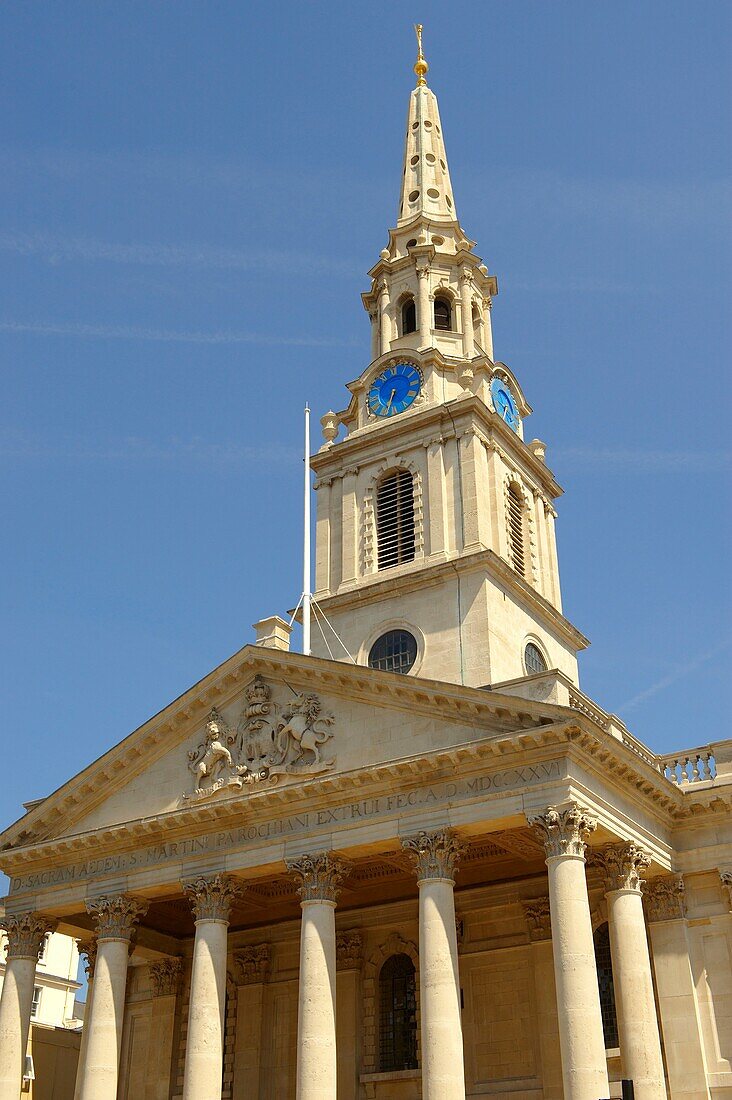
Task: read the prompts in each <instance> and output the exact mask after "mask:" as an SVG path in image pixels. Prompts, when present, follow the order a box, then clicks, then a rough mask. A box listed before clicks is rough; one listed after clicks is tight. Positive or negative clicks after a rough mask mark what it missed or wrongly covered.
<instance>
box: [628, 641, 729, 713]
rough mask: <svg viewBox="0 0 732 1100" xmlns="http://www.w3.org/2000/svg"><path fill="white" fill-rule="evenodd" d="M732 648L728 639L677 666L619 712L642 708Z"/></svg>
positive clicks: (634, 697) (639, 693)
mask: <svg viewBox="0 0 732 1100" xmlns="http://www.w3.org/2000/svg"><path fill="white" fill-rule="evenodd" d="M731 646H732V638H726V639H725V640H724V641H723V642H721V643H720V644H719V645H717V646H714V648H713V649H708V650H705V652H704V653H699V654H698V655H697V656H696V657H692V658H691V660H689V661H684V662H683V663H682V664H678V665H675V666H674V667H673V668H672V669H671V670H670V671H669V672H667V673H666V675H665V676H662V677H661V679H660V680H656V682H655V683H653V684H651V685H650V686H649V687H647V688H644V690H643V691H639V692H638V694H637V695H634V696H633V697H632V698H631V699H628V701H627V702H625V703H623V704H622V706H620V707H619V711H620V713H621V714H622V713H623V712H624V711H626V710H632V709H633V708H634V707H637V706H640V704H641V703H645V701H646V700H647V699H651V698H652V697H653V696H654V695H658V693H659V692H660V691H665V690H666V688H669V687H672V686H673V685H674V684H675V683H677V682H678V681H679V680H683V679H684V678H685V677H686V676H689V675H690V673H692V672H695V671H696V670H697V669H698V668H701V666H702V665H705V664H707V663H708V662H709V661H711V660H712V659H713V658H714V657H717V656H718V655H719V654H720V653H723V652H724V651H725V650H726V649H729V648H730V647H731Z"/></svg>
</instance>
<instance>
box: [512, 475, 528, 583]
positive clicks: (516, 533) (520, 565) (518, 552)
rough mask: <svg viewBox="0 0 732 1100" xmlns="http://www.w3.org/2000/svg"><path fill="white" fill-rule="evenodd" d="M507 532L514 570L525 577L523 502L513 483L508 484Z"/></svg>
mask: <svg viewBox="0 0 732 1100" xmlns="http://www.w3.org/2000/svg"><path fill="white" fill-rule="evenodd" d="M508 533H509V536H510V539H511V562H512V564H513V567H514V569H515V570H516V572H517V573H520V574H521V576H522V577H525V576H526V561H525V554H524V502H523V500H522V499H521V493H520V491H519V489H518V488H517V487H516V486H515V485H509V488H508Z"/></svg>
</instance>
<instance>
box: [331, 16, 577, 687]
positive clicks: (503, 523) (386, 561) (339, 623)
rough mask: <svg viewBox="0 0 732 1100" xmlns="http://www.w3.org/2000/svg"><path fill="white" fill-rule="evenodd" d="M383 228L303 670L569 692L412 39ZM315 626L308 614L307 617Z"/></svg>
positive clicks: (532, 474) (556, 609)
mask: <svg viewBox="0 0 732 1100" xmlns="http://www.w3.org/2000/svg"><path fill="white" fill-rule="evenodd" d="M417 37H418V46H419V49H418V57H417V62H416V64H415V66H414V71H415V73H416V75H417V85H416V87H415V88H414V90H413V91H412V93H411V95H410V98H409V111H408V115H407V131H406V138H405V144H404V164H403V170H402V177H401V197H400V202H399V209H398V216H397V223H396V228H394V229H391V230H389V239H388V243H387V245H386V247H385V248H383V249H382V251H381V252H380V254H379V259H378V261H377V263H376V264H375V265H374V267H372V268H371V270H370V272H369V276H370V278H371V285H370V288H369V290H368V291H367V292H366V293H364V294H363V296H362V298H363V304H364V308H365V309H366V312H367V313H368V316H369V319H370V322H371V362H370V363H369V364H368V366H367V367H366V368H365V370H363V371H362V372H361V374H360V375H359V377H358V378H356V379H355V380H354V381H352V382H349V383H348V384H347V385H348V389H349V391H350V394H351V398H350V401H349V403H348V406H347V408H345V409H344V410H343V411H341V412H338V413H335V412H328V413H326V415H325V416H323V417H322V419H321V424H322V427H323V436H324V440H325V442H324V443H323V445H322V447H321V448H320V450H319V451H318V453H317V454H316V455H315V456H314V457H313V458H312V462H311V465H312V468H313V470H314V472H315V475H316V481H315V490H316V500H317V524H316V551H315V567H316V575H315V600H316V601H317V607H319V608H320V609H322V611H323V612H324V613H325V616H326V617H327V619H328V621H329V622H330V623H331V624H332V626H333V628H334V630H335V632H336V633H337V634H338V635H339V636H340V639H342V642H343V645H345V648H346V649H347V650H348V655H346V653H345V652H344V650H343V646H342V645H341V644H340V643H339V641H338V640H337V638H336V637H335V634H334V633H333V632H332V631H331V630H329V628H328V626H327V625H326V624H323V631H324V633H321V632H320V631H319V630H318V629H317V628H315V629H314V631H313V640H312V650H313V653H314V654H315V655H317V656H322V657H327V656H331V655H332V656H333V657H335V658H336V659H338V660H341V659H342V660H350V659H353V660H355V661H356V662H357V663H358V664H371V665H373V666H375V667H378V668H383V669H387V670H391V671H397V672H405V673H411V674H413V675H419V676H421V677H427V678H431V679H436V680H445V681H449V682H453V683H462V684H467V685H471V686H484V685H496V684H499V683H503V682H505V681H509V680H513V679H517V678H520V677H524V676H527V675H531V674H532V673H535V672H539V671H542V670H543V669H544V668H557V669H560V670H561V671H562V672H564V673H565V674H566V675H567V676H568V677H570V678H571V679H572V680H573V681H574V682H575V683H576V682H577V652H578V651H579V650H581V649H583V648H585V646H586V645H587V644H588V643H587V640H586V639H585V638H584V637H583V636H582V634H580V633H579V631H578V630H577V629H576V628H575V627H574V626H573V625H572V624H571V623H570V622H569V621H568V620H567V619H566V618H565V617H564V616H563V615H562V610H561V595H560V588H559V569H558V563H557V550H556V541H555V533H554V520H555V517H556V512H555V508H554V502H555V501H556V499H557V497H558V496H559V495H560V494H561V492H562V490H561V488H560V487H559V485H558V484H557V482H556V481H555V479H554V477H553V475H552V473H551V470H550V469H549V468H548V466H547V465H546V462H545V446H544V444H543V443H541V442H540V441H539V440H538V439H532V440H530V441H529V442H527V441H526V439H525V434H524V433H525V422H526V419H527V418H528V417H529V415H530V414H531V411H532V410H531V407H530V406H529V404H528V402H527V400H526V397H525V396H524V393H523V390H522V388H521V386H520V384H519V381H518V379H517V378H516V376H515V375H514V374H513V372H512V371H511V369H510V368H509V367H508V366H507V365H506V364H505V363H503V362H500V361H497V360H496V359H495V356H494V351H493V335H492V327H491V307H492V304H493V300H494V298H495V297H496V294H497V293H498V284H497V281H496V278H495V276H494V275H491V274H490V273H489V271H488V268H487V267H486V265H485V264H484V263H483V260H482V259H481V258H480V256H478V255H477V254H476V252H475V242H474V241H472V240H470V239H469V238H468V237H467V235H466V234H465V232H464V231H463V229H462V226H461V224H460V221H459V219H458V215H457V209H456V204H455V197H454V192H453V188H452V182H451V179H450V171H449V168H448V162H447V153H446V149H445V139H444V134H443V130H442V122H441V119H440V112H439V108H438V105H437V98H436V97H435V95H434V93H433V92H432V91H431V89H430V88H429V87H428V86H427V80H426V75H427V71H428V65H427V62H426V60H425V58H424V55H423V52H422V42H421V27H417ZM316 621H320V622H321V623H322V617H321V616H319V615H317V613H316Z"/></svg>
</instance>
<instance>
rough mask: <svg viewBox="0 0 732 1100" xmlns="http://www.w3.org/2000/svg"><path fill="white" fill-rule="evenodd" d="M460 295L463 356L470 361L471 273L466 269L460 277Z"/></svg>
mask: <svg viewBox="0 0 732 1100" xmlns="http://www.w3.org/2000/svg"><path fill="white" fill-rule="evenodd" d="M460 294H461V298H462V313H463V355H464V356H465V358H466V359H472V358H473V356H474V355H475V340H474V336H473V272H472V271H470V269H469V268H466V270H465V271H463V273H462V275H461V276H460Z"/></svg>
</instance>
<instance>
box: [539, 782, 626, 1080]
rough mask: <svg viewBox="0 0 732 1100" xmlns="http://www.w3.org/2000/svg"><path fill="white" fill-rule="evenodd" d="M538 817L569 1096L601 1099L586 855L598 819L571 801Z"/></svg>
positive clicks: (601, 1048)
mask: <svg viewBox="0 0 732 1100" xmlns="http://www.w3.org/2000/svg"><path fill="white" fill-rule="evenodd" d="M532 823H533V824H534V825H535V827H536V828H537V829H538V830H539V831H540V832H541V834H542V839H543V840H544V843H545V847H546V851H547V861H546V864H547V868H548V871H549V911H550V914H551V929H552V948H553V954H554V977H555V981H556V989H557V1005H558V1009H559V1045H560V1049H561V1052H562V1078H563V1081H564V1100H599V1098H600V1097H606V1096H609V1095H610V1091H609V1084H608V1076H607V1061H606V1057H605V1041H604V1038H603V1031H602V1015H601V1012H600V993H599V989H598V985H597V966H596V963H595V947H594V943H593V939H592V919H591V916H590V903H589V898H588V896H587V880H586V877H585V859H584V850H585V847H586V844H585V837H586V836H588V835H589V833H590V832H592V831H593V830H594V829H595V828H596V827H597V822H596V821H595V820H594V819H592V818H591V817H590V816H589V815H588V814H586V813H585V812H584V811H582V810H581V809H580V808H579V807H578V806H576V805H574V804H570V805H569V806H567V807H564V808H562V809H555V808H554V807H550V808H549V809H548V810H547V812H546V813H545V814H543V815H542V816H541V817H537V818H535V819H534V821H533V822H532Z"/></svg>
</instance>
